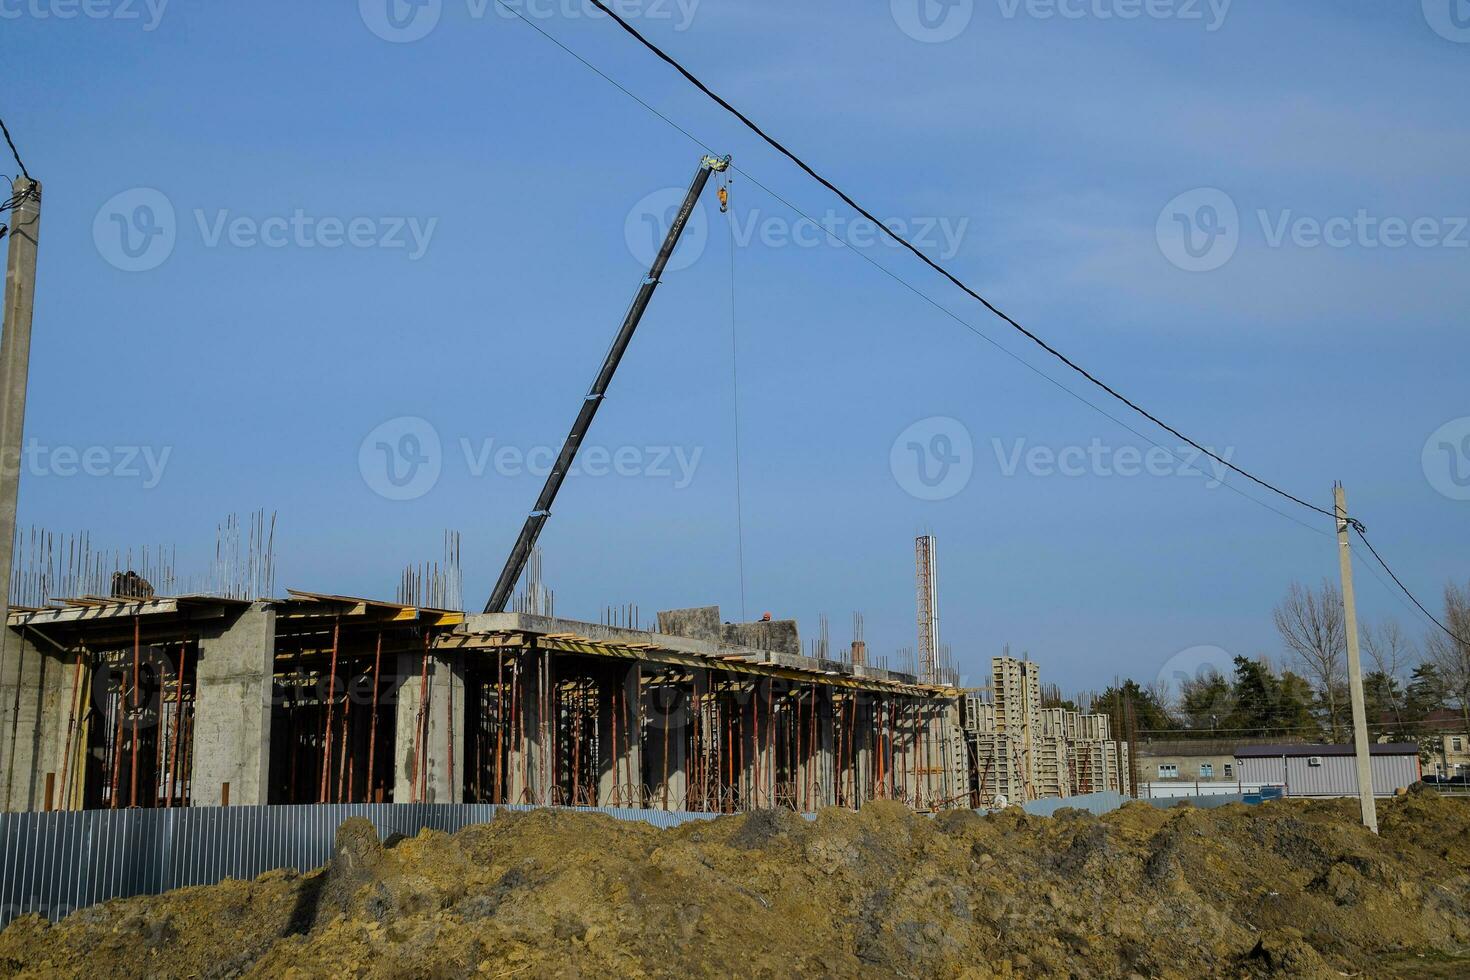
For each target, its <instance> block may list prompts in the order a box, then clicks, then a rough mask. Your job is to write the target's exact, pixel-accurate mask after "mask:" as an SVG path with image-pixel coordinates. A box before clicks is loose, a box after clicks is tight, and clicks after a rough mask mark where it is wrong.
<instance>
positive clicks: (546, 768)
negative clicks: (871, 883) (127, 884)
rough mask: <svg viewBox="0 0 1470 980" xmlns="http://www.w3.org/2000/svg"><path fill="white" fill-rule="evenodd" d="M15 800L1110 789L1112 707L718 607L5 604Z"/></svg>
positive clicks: (7, 717)
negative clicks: (947, 673)
mask: <svg viewBox="0 0 1470 980" xmlns="http://www.w3.org/2000/svg"><path fill="white" fill-rule="evenodd" d="M9 626H10V628H9V629H8V630H6V631H5V650H4V651H3V660H0V759H3V761H4V772H3V773H0V778H3V785H0V794H3V795H0V804H3V807H4V809H7V810H47V809H90V808H119V807H173V806H190V805H195V806H200V805H203V806H218V805H226V806H229V805H250V804H267V803H311V802H487V803H541V804H561V805H587V806H594V805H595V806H624V807H649V808H659V809H668V810H686V811H712V812H734V811H740V810H747V809H753V808H762V807H789V808H792V809H797V810H802V811H810V810H814V809H816V808H818V807H823V806H844V807H857V806H860V805H861V804H862V803H863V802H865V801H867V800H871V799H878V798H882V799H896V800H901V801H903V802H905V803H907V804H909V805H910V806H912V807H914V808H915V809H917V810H937V809H943V808H947V807H971V806H990V805H993V804H994V803H995V801H996V798H997V797H1003V798H1006V799H1008V800H1011V801H1021V800H1024V799H1029V798H1035V797H1040V796H1066V795H1070V794H1074V793H1085V792H1090V791H1094V790H1102V789H1116V788H1118V787H1119V785H1120V780H1119V775H1118V774H1119V772H1121V771H1124V770H1126V766H1127V760H1126V757H1125V756H1124V755H1123V754H1121V750H1120V748H1119V746H1118V745H1117V743H1115V742H1113V741H1110V740H1109V733H1108V730H1107V719H1106V718H1105V717H1102V716H1096V715H1078V714H1076V713H1075V712H1065V711H1061V710H1043V709H1042V707H1041V704H1040V690H1039V684H1038V681H1037V675H1036V665H1035V664H1031V663H1026V662H1022V661H1016V660H1012V659H1010V658H997V659H996V660H995V662H994V664H995V671H994V683H993V687H992V688H991V692H990V693H991V698H990V700H988V701H987V700H986V699H985V697H984V694H983V692H964V691H961V690H960V689H958V688H956V687H953V686H950V685H947V684H938V683H923V682H921V681H920V680H919V679H918V678H916V677H915V676H913V675H910V674H902V673H897V672H893V671H889V670H886V669H883V668H879V667H873V666H868V665H866V664H865V663H864V661H865V660H866V659H867V658H866V657H865V656H864V655H863V654H862V652H861V649H860V643H855V644H854V647H855V651H854V652H855V653H857V655H856V656H852V655H848V656H844V657H842V658H841V659H830V660H829V659H819V658H813V657H810V656H803V655H802V653H801V649H802V648H801V643H800V638H799V635H798V631H797V625H796V623H795V622H793V621H790V620H765V621H761V622H755V623H726V622H724V621H723V620H722V619H721V617H720V613H719V609H718V608H717V607H707V608H700V609H686V610H676V611H670V612H664V613H660V614H659V615H658V629H656V630H644V629H633V628H627V627H619V626H610V625H603V624H597V623H587V622H576V621H570V620H564V619H558V618H554V617H551V616H545V615H535V614H533V613H530V612H508V613H491V614H478V615H473V614H466V613H463V612H459V611H455V610H450V609H439V608H426V607H422V606H417V605H413V604H407V603H402V602H380V601H372V600H367V599H360V598H352V597H345V596H336V595H326V594H319V593H307V592H295V591H292V592H290V593H289V594H288V596H287V597H286V598H283V599H265V600H245V599H229V598H220V597H212V596H202V595H201V596H180V597H173V598H169V597H156V596H155V597H140V598H129V597H99V598H78V599H70V600H65V601H59V602H53V603H51V604H49V605H48V606H47V607H45V608H19V609H14V610H12V612H11V614H10V621H9Z"/></svg>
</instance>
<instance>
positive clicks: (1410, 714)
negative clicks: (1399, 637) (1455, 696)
mask: <svg viewBox="0 0 1470 980" xmlns="http://www.w3.org/2000/svg"><path fill="white" fill-rule="evenodd" d="M1447 700H1448V691H1447V689H1446V686H1445V682H1444V679H1443V678H1442V677H1440V676H1439V670H1438V669H1437V668H1436V667H1435V666H1434V664H1433V663H1423V664H1420V665H1419V666H1417V667H1415V668H1414V672H1413V673H1412V674H1411V675H1410V676H1409V686H1408V687H1407V688H1406V689H1405V690H1404V718H1405V719H1406V720H1408V721H1411V722H1414V721H1423V720H1424V719H1425V718H1428V717H1429V716H1430V715H1431V714H1433V713H1434V712H1436V711H1440V710H1442V709H1444V708H1446V707H1448V705H1447V704H1446V701H1447Z"/></svg>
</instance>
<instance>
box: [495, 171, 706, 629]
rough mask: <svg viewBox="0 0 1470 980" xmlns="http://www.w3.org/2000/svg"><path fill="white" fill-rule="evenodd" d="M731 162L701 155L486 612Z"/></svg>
mask: <svg viewBox="0 0 1470 980" xmlns="http://www.w3.org/2000/svg"><path fill="white" fill-rule="evenodd" d="M729 166H730V158H729V157H728V156H727V157H724V158H720V157H711V156H707V157H704V158H702V159H701V160H700V161H699V170H698V172H697V173H695V175H694V180H693V181H692V182H691V183H690V185H689V193H688V194H686V195H685V196H684V203H683V205H682V206H680V208H679V213H678V214H677V215H675V217H674V220H673V222H672V223H670V225H669V232H668V234H667V235H665V236H664V242H663V246H662V247H661V248H660V249H659V251H658V255H657V256H656V257H655V258H654V260H653V265H652V266H651V267H650V268H649V270H648V275H647V276H646V277H645V278H644V280H643V283H642V285H640V286H639V287H638V292H637V294H636V295H635V296H634V297H633V305H632V306H630V307H629V308H628V314H627V316H625V317H623V325H622V327H621V328H619V330H618V334H617V336H616V337H614V338H613V343H612V347H611V348H609V349H608V352H607V357H606V358H604V359H603V361H602V370H600V371H598V372H597V378H596V379H595V380H594V381H593V382H592V387H591V389H589V390H588V392H587V397H586V398H584V399H583V400H582V410H581V411H580V412H578V413H577V419H576V421H575V422H573V423H572V431H571V432H569V433H568V434H567V441H566V442H565V443H564V444H563V445H562V447H561V454H560V455H559V456H557V458H556V463H555V464H554V465H553V466H552V467H551V472H550V473H548V474H547V475H546V484H545V486H543V487H542V488H541V496H539V497H537V498H536V505H535V507H533V508H532V510H531V513H530V515H529V516H528V517H527V518H526V523H525V524H523V525H521V533H520V536H519V537H517V538H516V543H515V547H513V548H512V549H511V552H510V557H509V558H507V559H506V560H505V568H503V569H502V570H501V572H500V578H499V579H498V580H497V581H496V583H495V591H494V592H492V593H491V594H490V601H489V602H487V603H485V611H486V612H487V613H493V612H504V611H505V607H506V604H507V603H509V602H510V596H511V592H512V591H514V589H515V586H516V582H518V581H520V578H521V572H522V571H524V570H525V567H526V560H527V559H528V558H529V557H530V555H531V549H533V548H535V547H536V539H537V538H538V537H540V536H541V529H542V528H543V527H545V526H546V520H547V518H549V517H550V516H551V505H552V503H553V502H555V500H556V494H557V491H559V490H560V489H561V485H562V482H563V481H564V480H565V479H566V477H567V473H568V472H569V471H570V470H571V468H572V461H573V460H575V459H576V458H577V450H578V449H579V448H580V447H581V445H582V440H583V439H584V438H585V437H586V436H587V430H588V429H590V428H591V427H592V419H593V418H594V417H595V416H596V415H597V409H598V408H599V407H601V405H602V400H603V399H604V398H606V397H607V389H608V386H609V385H610V384H611V383H612V378H613V374H614V373H615V372H616V371H617V369H618V362H620V361H621V360H622V359H623V354H624V353H625V352H626V351H627V350H628V343H629V342H630V341H631V340H632V339H633V331H635V330H637V329H638V321H640V320H642V319H643V313H644V311H646V310H647V309H648V303H649V300H651V299H653V291H654V290H655V289H657V288H658V284H659V277H660V276H662V275H663V272H664V266H666V265H668V262H669V257H670V256H671V255H673V254H674V248H675V246H677V245H678V244H679V238H680V236H681V235H683V234H684V226H685V225H687V224H688V223H689V216H690V215H691V214H693V213H694V205H695V204H697V203H698V201H699V196H700V194H702V193H704V186H705V184H707V183H708V182H709V177H710V174H712V173H721V172H723V171H725V170H726V169H728V168H729Z"/></svg>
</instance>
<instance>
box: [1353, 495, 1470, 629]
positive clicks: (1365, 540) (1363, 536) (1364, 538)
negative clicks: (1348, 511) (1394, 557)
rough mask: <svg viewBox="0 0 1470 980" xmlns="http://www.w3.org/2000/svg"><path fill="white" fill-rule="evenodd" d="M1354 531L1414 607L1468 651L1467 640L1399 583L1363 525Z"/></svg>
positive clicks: (1357, 526)
mask: <svg viewBox="0 0 1470 980" xmlns="http://www.w3.org/2000/svg"><path fill="white" fill-rule="evenodd" d="M1353 529H1354V530H1355V531H1357V532H1358V537H1359V538H1360V539H1362V542H1363V544H1365V545H1367V546H1368V552H1369V553H1370V554H1371V555H1372V556H1373V557H1374V558H1375V559H1377V561H1378V564H1380V565H1382V566H1383V570H1384V571H1385V572H1387V573H1388V577H1389V578H1391V579H1393V581H1394V584H1395V585H1397V586H1398V587H1399V588H1401V589H1403V590H1404V595H1406V596H1408V597H1409V598H1410V599H1411V600H1413V603H1414V605H1416V606H1418V607H1419V611H1420V612H1422V613H1423V614H1424V615H1426V616H1428V617H1429V621H1430V622H1431V623H1433V624H1434V625H1435V626H1438V627H1439V628H1440V629H1442V630H1444V632H1445V635H1446V636H1448V637H1449V638H1450V639H1452V640H1454V641H1455V642H1456V643H1458V644H1459V645H1460V646H1462V647H1465V648H1467V649H1470V642H1466V641H1465V640H1463V639H1461V638H1460V637H1459V636H1458V635H1456V634H1455V633H1454V632H1453V631H1452V630H1451V629H1450V628H1449V627H1448V626H1446V625H1445V624H1444V623H1441V622H1440V621H1439V620H1438V619H1436V618H1435V617H1434V614H1433V613H1431V612H1430V611H1429V610H1428V609H1425V608H1424V603H1422V602H1420V601H1419V600H1418V599H1416V598H1414V593H1412V592H1410V591H1409V589H1408V587H1407V586H1406V585H1404V583H1403V582H1400V581H1399V577H1398V576H1397V575H1395V574H1394V573H1393V569H1392V568H1389V567H1388V562H1386V561H1384V560H1383V556H1382V555H1380V554H1379V553H1378V549H1376V548H1374V547H1373V543H1372V542H1371V541H1369V540H1368V535H1366V534H1364V533H1363V526H1362V525H1361V524H1359V525H1355V526H1354V528H1353Z"/></svg>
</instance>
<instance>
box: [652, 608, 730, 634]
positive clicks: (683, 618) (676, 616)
mask: <svg viewBox="0 0 1470 980" xmlns="http://www.w3.org/2000/svg"><path fill="white" fill-rule="evenodd" d="M658 631H659V632H660V633H663V634H666V635H668V636H683V637H687V638H689V639H691V640H710V641H714V642H718V641H719V639H720V607H719V606H699V607H698V608H695V609H668V610H665V611H664V612H661V613H659V614H658Z"/></svg>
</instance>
